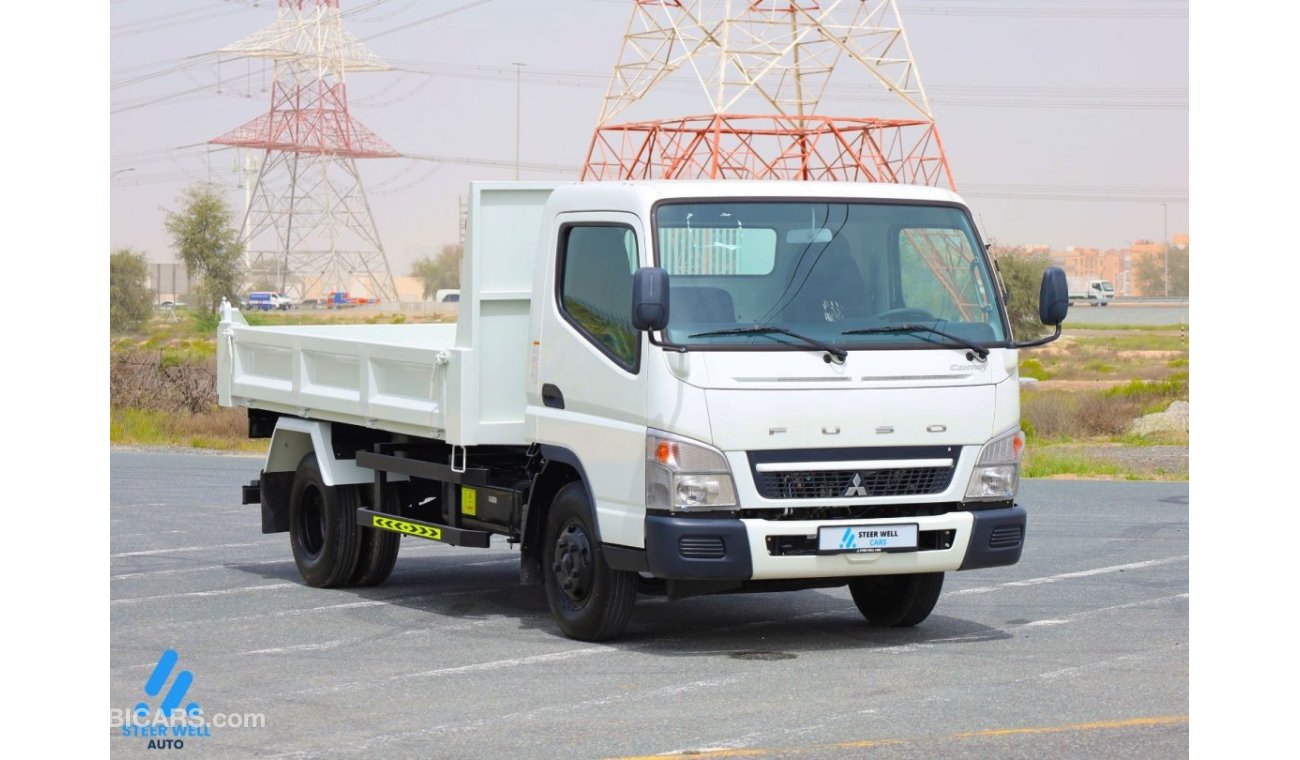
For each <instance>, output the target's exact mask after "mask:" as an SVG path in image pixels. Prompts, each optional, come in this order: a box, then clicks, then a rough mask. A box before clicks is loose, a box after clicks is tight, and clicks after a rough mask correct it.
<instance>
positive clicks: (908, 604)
mask: <svg viewBox="0 0 1300 760" xmlns="http://www.w3.org/2000/svg"><path fill="white" fill-rule="evenodd" d="M942 590H943V573H916V574H913V575H868V576H863V577H860V578H854V579H852V580H850V581H849V593H850V594H852V595H853V603H854V604H856V605H857V606H858V611H859V612H861V613H862V617H864V618H866V619H867V622H868V623H871V624H872V625H878V626H883V627H891V628H906V627H910V626H914V625H916V624H917V623H920V622H921V621H922V620H925V619H926V618H927V617H929V616H930V612H931V611H933V610H934V605H935V604H936V603H938V601H939V592H940V591H942Z"/></svg>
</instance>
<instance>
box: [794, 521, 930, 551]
mask: <svg viewBox="0 0 1300 760" xmlns="http://www.w3.org/2000/svg"><path fill="white" fill-rule="evenodd" d="M916 530H917V528H916V523H910V524H906V525H847V526H844V527H840V526H828V527H824V528H820V529H819V530H818V531H817V550H818V551H819V552H822V553H825V554H839V553H842V552H884V551H906V550H909V549H911V550H914V549H916Z"/></svg>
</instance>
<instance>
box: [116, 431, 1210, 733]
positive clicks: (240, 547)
mask: <svg viewBox="0 0 1300 760" xmlns="http://www.w3.org/2000/svg"><path fill="white" fill-rule="evenodd" d="M258 467H259V460H258V459H255V458H250V457H236V456H210V455H200V454H188V453H162V452H150V451H126V450H114V451H113V453H112V455H111V468H112V469H111V484H112V486H111V489H112V490H111V521H112V522H111V566H110V567H111V569H110V572H111V577H112V580H111V588H112V601H111V611H112V612H111V615H112V617H111V620H112V622H111V647H112V649H111V664H112V674H111V698H112V702H111V705H112V707H113V708H117V709H125V710H130V709H131V708H132V707H133V706H134V705H136V704H137V703H140V702H142V701H143V702H147V703H149V704H156V703H157V702H158V701H160V700H161V699H162V698H163V697H164V696H165V695H166V694H167V693H169V689H170V688H172V687H174V686H175V685H176V683H177V681H178V680H180V679H181V678H182V676H180V675H177V673H178V672H179V671H181V670H185V671H186V672H189V673H191V674H192V678H193V682H192V684H191V685H190V687H189V689H188V693H187V694H186V696H185V699H184V701H183V702H182V704H188V703H190V702H195V703H197V704H199V705H200V707H201V709H202V711H203V713H204V715H205V716H208V717H209V718H210V719H213V720H215V719H216V718H217V716H218V715H220V716H221V717H222V718H229V717H230V716H239V718H238V719H239V720H243V716H252V717H251V720H253V721H256V720H257V716H259V715H260V716H263V719H264V725H263V726H261V727H225V728H215V727H214V728H210V729H209V733H210V734H211V735H210V736H194V737H190V738H186V739H183V741H184V742H185V744H184V751H185V753H186V756H191V755H193V754H200V755H209V756H252V755H257V756H265V757H300V756H301V757H331V758H332V757H353V756H361V755H374V756H381V757H448V758H468V757H493V758H495V757H510V758H532V757H537V758H557V757H563V758H600V757H626V756H640V755H653V754H661V753H670V752H698V753H700V754H696V755H693V756H695V757H699V756H704V757H708V756H710V755H715V756H724V757H733V756H746V757H800V758H805V757H812V758H818V757H832V758H840V757H862V756H870V757H880V758H911V757H934V756H939V757H945V758H962V757H989V756H998V757H1026V758H1029V757H1032V758H1076V757H1144V758H1163V757H1170V758H1173V757H1179V758H1181V757H1186V756H1187V754H1188V751H1189V742H1188V723H1187V715H1188V651H1187V646H1188V534H1187V527H1188V514H1187V510H1188V507H1187V501H1188V485H1187V484H1186V483H1126V482H1078V481H1072V482H1063V481H1028V482H1025V483H1024V484H1023V486H1022V490H1021V498H1020V501H1021V503H1023V504H1024V505H1025V506H1026V507H1027V509H1028V510H1029V512H1030V523H1029V531H1028V543H1027V545H1026V549H1025V554H1024V557H1023V559H1022V561H1021V562H1020V564H1018V565H1016V566H1013V567H1009V568H996V569H988V570H980V571H973V572H967V573H953V574H949V575H948V577H947V582H946V585H945V589H944V595H943V596H942V597H941V599H940V600H939V605H938V607H937V608H936V609H935V612H934V614H933V615H932V616H931V617H930V618H929V619H928V620H927V621H925V622H924V623H922V624H921V625H920V626H918V627H917V628H914V629H906V630H877V629H872V628H869V627H867V626H866V625H865V624H864V622H863V621H862V619H861V617H860V616H859V615H858V612H857V610H856V609H855V608H854V606H853V604H852V601H851V600H850V598H849V596H848V593H847V591H844V590H833V591H802V592H793V593H784V594H754V595H734V596H714V597H703V598H696V599H688V600H684V601H678V602H671V603H669V602H655V601H649V602H642V603H638V606H637V608H636V610H635V611H634V613H633V618H632V622H631V624H630V626H629V628H628V634H627V636H626V637H625V638H624V639H623V640H620V641H618V642H615V643H612V644H587V643H582V642H575V641H570V640H568V639H565V638H563V637H562V636H560V635H559V633H558V631H557V629H556V628H555V626H554V625H553V624H552V623H551V620H550V616H549V613H548V612H547V609H546V603H545V599H544V596H543V594H542V591H541V589H540V588H534V587H520V586H518V585H517V583H516V578H517V561H516V559H515V555H514V554H513V552H511V551H510V550H509V549H507V548H506V547H505V546H503V545H502V546H494V547H493V548H491V549H487V550H470V549H458V548H454V547H450V546H445V545H441V544H433V543H427V542H421V541H419V540H418V539H409V538H406V539H403V541H404V543H403V546H402V556H401V558H400V559H399V560H398V565H397V570H396V571H395V573H394V575H393V577H392V578H391V579H390V580H389V581H388V583H386V584H385V585H383V586H380V587H378V588H375V589H368V590H321V589H313V588H309V587H306V586H304V585H302V584H301V583H300V582H299V580H298V575H297V571H296V569H295V568H294V564H293V560H292V557H291V555H290V552H289V545H288V538H287V534H279V535H270V536H264V535H262V534H261V533H260V532H259V529H260V522H259V518H258V510H257V507H256V506H246V507H241V506H239V504H238V501H239V486H240V484H241V483H243V482H246V481H248V480H249V479H251V478H253V477H255V476H256V473H257V470H258ZM169 648H172V649H174V650H175V651H176V652H177V654H178V655H179V660H178V663H177V665H176V666H175V669H174V670H173V674H172V676H171V677H170V679H169V680H168V681H167V683H166V684H164V686H166V688H164V689H162V690H161V691H159V692H158V695H157V697H153V698H151V697H148V696H147V695H146V693H145V690H146V682H147V681H148V680H149V679H150V676H151V674H152V673H153V671H154V669H155V664H156V663H157V662H158V660H159V657H160V655H161V653H162V652H163V651H164V650H166V649H169ZM108 741H109V746H110V749H111V750H112V752H113V754H115V755H121V756H123V757H129V756H135V755H146V754H149V753H151V752H152V750H150V749H148V748H147V747H148V743H149V741H150V740H149V739H148V738H143V737H135V736H132V737H127V736H123V735H121V730H120V729H112V728H110V736H109V739H108Z"/></svg>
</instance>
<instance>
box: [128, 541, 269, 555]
mask: <svg viewBox="0 0 1300 760" xmlns="http://www.w3.org/2000/svg"><path fill="white" fill-rule="evenodd" d="M271 545H272V544H271V542H269V541H254V542H252V543H246V544H212V545H211V546H181V547H179V548H176V549H150V550H149V551H144V552H118V553H117V554H110V555H108V556H109V558H111V559H117V558H118V557H147V556H150V555H154V554H180V553H182V552H201V551H206V550H208V549H238V548H242V547H245V546H271Z"/></svg>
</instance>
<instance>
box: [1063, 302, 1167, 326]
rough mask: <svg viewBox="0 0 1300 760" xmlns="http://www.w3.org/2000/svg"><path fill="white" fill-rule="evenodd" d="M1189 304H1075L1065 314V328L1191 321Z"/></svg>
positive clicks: (1152, 324)
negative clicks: (1074, 325) (1073, 325)
mask: <svg viewBox="0 0 1300 760" xmlns="http://www.w3.org/2000/svg"><path fill="white" fill-rule="evenodd" d="M1187 315H1188V309H1187V304H1185V303H1182V304H1152V303H1124V302H1122V301H1120V302H1115V303H1111V304H1109V305H1107V306H1088V305H1087V304H1071V306H1070V313H1069V314H1068V315H1067V316H1066V318H1065V330H1067V331H1068V330H1069V329H1070V325H1072V324H1076V325H1150V326H1152V327H1156V326H1161V325H1170V326H1177V325H1185V324H1188V316H1187Z"/></svg>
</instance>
